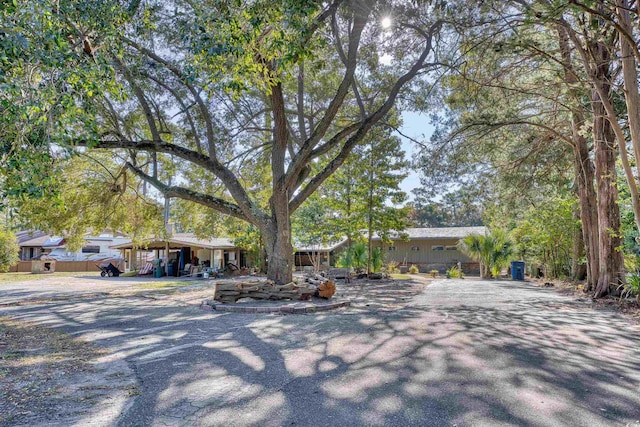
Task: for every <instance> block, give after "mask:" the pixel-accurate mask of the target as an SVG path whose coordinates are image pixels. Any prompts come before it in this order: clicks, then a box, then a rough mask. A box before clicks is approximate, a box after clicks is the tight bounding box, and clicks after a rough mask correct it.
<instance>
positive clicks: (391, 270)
mask: <svg viewBox="0 0 640 427" xmlns="http://www.w3.org/2000/svg"><path fill="white" fill-rule="evenodd" d="M399 265H400V263H398V262H396V261H389V262H388V263H387V265H386V266H385V270H386V272H387V273H388V274H397V273H400V269H399V268H398V266H399Z"/></svg>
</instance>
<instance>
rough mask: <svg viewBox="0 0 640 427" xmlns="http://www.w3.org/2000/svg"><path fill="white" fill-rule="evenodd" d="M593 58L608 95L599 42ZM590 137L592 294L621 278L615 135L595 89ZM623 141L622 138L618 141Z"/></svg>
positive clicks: (606, 71)
mask: <svg viewBox="0 0 640 427" xmlns="http://www.w3.org/2000/svg"><path fill="white" fill-rule="evenodd" d="M591 50H592V53H593V56H594V58H595V59H596V64H597V65H596V76H595V77H596V78H597V80H598V81H599V82H602V86H601V87H602V88H603V89H604V91H603V92H604V94H606V95H607V96H609V93H610V86H609V84H608V83H607V82H609V81H610V77H611V75H610V68H609V67H610V57H609V53H608V50H607V47H606V46H605V45H604V44H603V43H602V42H596V43H594V44H593V45H592V46H591ZM592 105H593V115H594V122H593V139H594V144H595V167H596V183H597V188H598V239H599V243H600V244H599V246H600V248H599V249H600V251H599V261H600V262H599V264H600V266H599V270H600V271H599V275H598V282H597V284H596V288H595V291H594V297H595V298H600V297H602V296H605V295H607V294H609V292H610V290H611V286H616V285H618V284H619V283H620V282H621V279H622V274H623V272H622V269H623V258H622V252H621V251H620V249H619V248H620V247H621V246H622V240H621V238H620V209H619V207H618V188H617V186H616V159H617V152H616V148H615V147H616V135H615V133H614V130H613V128H612V127H611V123H610V122H609V120H608V119H607V117H606V115H607V114H606V111H605V107H604V105H603V102H602V99H601V98H600V94H599V93H598V92H597V91H596V90H594V91H593V94H592ZM620 143H621V144H624V141H620Z"/></svg>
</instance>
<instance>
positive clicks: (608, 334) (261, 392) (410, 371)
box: [0, 279, 640, 426]
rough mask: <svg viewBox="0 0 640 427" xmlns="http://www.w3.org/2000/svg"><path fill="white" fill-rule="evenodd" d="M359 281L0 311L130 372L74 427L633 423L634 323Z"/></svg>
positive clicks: (638, 369) (552, 300) (637, 343)
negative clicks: (295, 311)
mask: <svg viewBox="0 0 640 427" xmlns="http://www.w3.org/2000/svg"><path fill="white" fill-rule="evenodd" d="M367 286H369V285H366V284H352V285H342V284H340V285H339V291H338V298H346V297H353V298H355V299H356V301H354V304H353V306H352V307H350V308H346V309H340V310H337V311H334V312H328V313H318V314H305V315H261V314H241V313H223V314H221V313H216V312H205V311H201V310H199V309H198V308H197V307H196V306H195V305H190V304H188V303H185V302H184V300H182V301H178V300H175V299H172V298H171V296H163V297H162V298H149V297H144V296H128V297H113V296H108V295H107V296H103V297H97V298H95V299H91V298H85V299H81V300H80V299H79V300H69V301H64V300H56V301H52V302H47V303H44V304H31V305H22V306H15V305H5V306H3V307H0V314H8V315H11V316H12V317H13V318H14V319H20V320H30V321H35V322H37V323H39V324H45V325H47V326H48V327H51V328H55V329H57V330H60V331H63V332H65V333H68V334H71V335H72V336H74V337H77V338H80V339H83V340H87V341H90V342H93V343H95V344H97V345H99V346H101V347H103V348H106V350H107V352H108V356H107V357H102V358H101V360H100V362H99V363H101V364H104V365H105V366H108V365H109V364H110V363H121V362H122V361H124V362H126V364H128V366H129V368H130V374H131V376H132V378H133V379H135V381H136V382H137V390H138V392H139V394H137V395H134V396H131V397H130V398H129V401H128V402H127V403H126V404H122V405H121V406H120V412H119V413H118V414H117V417H115V416H113V417H111V418H109V417H102V418H95V416H89V415H84V416H83V415H80V416H77V417H76V418H75V419H73V420H69V422H71V421H73V422H75V423H76V425H99V424H102V425H121V426H148V425H149V426H162V425H177V426H178V425H185V426H186V425H189V426H191V425H196V426H198V425H202V426H209V425H211V426H218V425H224V426H246V425H259V426H283V425H299V426H360V425H367V426H375V425H388V426H411V425H415V426H454V425H456V426H463V425H474V426H483V425H486V426H500V425H519V426H529V425H530V426H559V425H562V426H565V425H575V426H600V425H603V426H604V425H607V426H608V425H633V426H640V392H639V390H640V327H639V326H637V325H632V324H629V323H628V321H627V320H625V319H624V318H623V317H620V316H618V315H617V314H613V313H608V312H602V311H593V310H592V309H590V308H589V306H588V304H587V303H585V302H579V301H578V302H576V301H574V300H572V299H569V298H568V297H565V296H560V295H558V294H557V293H556V292H555V291H553V290H549V289H541V288H537V287H535V286H532V285H530V284H526V283H514V282H505V281H479V280H472V279H465V280H440V281H435V282H433V283H431V284H430V285H429V286H424V283H420V282H416V283H413V284H411V283H409V284H408V283H407V282H398V283H396V284H393V285H384V284H375V285H370V287H369V288H367ZM345 287H346V288H345ZM356 287H357V288H356ZM347 288H348V289H347ZM340 289H342V294H343V296H340V295H341V294H340ZM3 292H4V291H3V288H0V299H1V298H2V294H3ZM367 294H370V295H371V297H370V298H367V297H366V295H367ZM14 297H15V295H14ZM23 297H25V298H26V297H28V295H26V296H23ZM95 412H96V411H93V413H95ZM46 417H47V414H42V422H43V423H46V419H47V418H46Z"/></svg>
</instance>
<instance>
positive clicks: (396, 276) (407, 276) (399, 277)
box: [391, 273, 414, 280]
mask: <svg viewBox="0 0 640 427" xmlns="http://www.w3.org/2000/svg"><path fill="white" fill-rule="evenodd" d="M391 278H392V279H393V280H411V279H413V278H414V276H412V275H411V274H401V273H393V274H391Z"/></svg>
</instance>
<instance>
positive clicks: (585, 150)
mask: <svg viewBox="0 0 640 427" xmlns="http://www.w3.org/2000/svg"><path fill="white" fill-rule="evenodd" d="M558 43H559V45H560V53H561V55H562V65H563V67H564V80H565V82H566V83H567V84H568V85H569V86H570V87H571V86H575V84H576V83H577V82H578V81H579V80H578V77H577V76H576V73H575V71H574V69H573V66H572V60H571V48H570V46H569V36H568V34H567V30H566V29H565V28H563V27H561V26H559V27H558ZM569 93H570V95H571V97H572V98H574V99H575V100H576V101H579V100H580V99H581V98H582V96H583V93H582V91H578V90H571V91H570V92H569ZM577 104H578V105H580V104H581V103H580V102H578V103H577ZM580 108H581V107H577V108H576V109H575V110H574V111H572V114H571V133H572V140H573V168H574V171H575V176H576V181H577V184H578V185H577V187H578V188H577V190H578V200H579V203H580V221H581V223H582V239H583V242H584V251H585V257H586V260H587V283H586V287H585V291H590V290H592V289H594V288H595V285H596V283H597V280H598V265H599V258H598V253H599V250H598V245H599V241H598V209H597V206H596V200H597V199H596V197H597V196H596V191H595V188H594V186H593V183H594V179H595V177H594V167H593V163H592V161H591V158H590V157H589V146H588V143H587V140H586V138H585V137H584V136H582V134H581V133H580V129H582V127H583V126H584V124H585V119H584V114H583V112H582V110H581V109H580Z"/></svg>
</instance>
